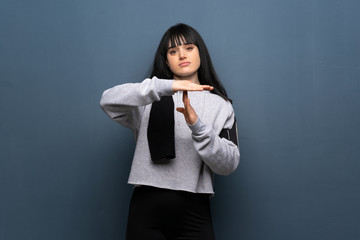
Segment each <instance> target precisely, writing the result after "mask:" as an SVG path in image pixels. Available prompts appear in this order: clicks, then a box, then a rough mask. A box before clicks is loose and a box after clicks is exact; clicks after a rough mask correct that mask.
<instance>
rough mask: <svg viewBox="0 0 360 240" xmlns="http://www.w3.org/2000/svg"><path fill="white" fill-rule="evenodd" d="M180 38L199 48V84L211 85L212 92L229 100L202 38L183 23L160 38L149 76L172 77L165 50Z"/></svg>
mask: <svg viewBox="0 0 360 240" xmlns="http://www.w3.org/2000/svg"><path fill="white" fill-rule="evenodd" d="M181 40H184V42H185V43H186V44H190V43H191V44H195V45H196V46H197V47H198V49H199V54H200V67H199V69H198V77H199V82H200V84H202V85H210V86H213V87H214V90H212V91H211V92H212V93H214V94H217V95H219V96H221V97H222V98H224V99H225V100H227V101H230V102H231V100H230V99H229V98H228V97H227V94H226V91H225V89H224V87H223V85H222V84H221V82H220V80H219V78H218V76H217V74H216V72H215V69H214V67H213V65H212V62H211V58H210V54H209V52H208V50H207V47H206V45H205V42H204V40H203V39H202V38H201V36H200V34H199V33H198V32H197V31H196V30H195V29H194V28H192V27H190V26H189V25H186V24H183V23H179V24H176V25H174V26H172V27H170V28H169V29H168V30H167V31H166V32H165V34H164V36H163V37H162V38H161V40H160V43H159V46H158V48H157V50H156V54H155V58H154V63H153V70H152V73H151V77H154V76H156V77H158V78H161V79H173V77H174V74H173V73H172V72H171V70H170V68H169V67H168V66H167V64H166V61H167V51H168V49H169V43H170V44H171V47H175V46H178V45H181Z"/></svg>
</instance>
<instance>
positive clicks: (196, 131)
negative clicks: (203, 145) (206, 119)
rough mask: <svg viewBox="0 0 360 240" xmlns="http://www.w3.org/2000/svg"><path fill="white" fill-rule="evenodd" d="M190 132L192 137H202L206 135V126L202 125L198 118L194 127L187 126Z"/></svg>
mask: <svg viewBox="0 0 360 240" xmlns="http://www.w3.org/2000/svg"><path fill="white" fill-rule="evenodd" d="M188 126H189V128H190V130H191V131H192V133H193V135H204V134H205V133H206V127H207V125H206V124H204V123H203V122H202V121H201V120H200V118H198V120H197V122H196V123H195V124H194V125H189V124H188Z"/></svg>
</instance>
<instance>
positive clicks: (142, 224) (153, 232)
mask: <svg viewBox="0 0 360 240" xmlns="http://www.w3.org/2000/svg"><path fill="white" fill-rule="evenodd" d="M126 239H127V240H170V239H173V240H175V239H176V240H180V239H183V240H185V239H186V240H190V239H194V240H195V239H196V240H214V239H215V235H214V229H213V225H212V221H211V214H210V201H209V195H207V194H196V193H189V192H184V191H174V190H168V189H160V188H155V187H147V186H141V187H136V188H135V189H134V192H133V196H132V198H131V202H130V209H129V217H128V225H127V233H126Z"/></svg>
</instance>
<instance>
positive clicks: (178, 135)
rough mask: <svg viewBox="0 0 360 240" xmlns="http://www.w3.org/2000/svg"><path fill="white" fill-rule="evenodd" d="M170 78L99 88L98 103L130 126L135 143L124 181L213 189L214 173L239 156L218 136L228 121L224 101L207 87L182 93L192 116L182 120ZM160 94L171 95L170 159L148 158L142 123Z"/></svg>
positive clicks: (230, 167)
mask: <svg viewBox="0 0 360 240" xmlns="http://www.w3.org/2000/svg"><path fill="white" fill-rule="evenodd" d="M172 83H173V80H164V79H158V78H156V77H153V78H151V79H150V78H147V79H145V80H144V81H142V82H141V83H126V84H122V85H117V86H115V87H113V88H110V89H107V90H105V91H104V93H103V95H102V97H101V100H100V106H101V107H102V109H103V110H104V111H105V113H106V114H107V115H108V116H109V117H110V118H111V119H113V120H114V121H116V122H118V123H119V124H121V125H122V126H125V127H127V128H130V129H131V130H132V131H133V133H134V135H135V140H136V148H135V153H134V157H133V161H132V166H131V170H130V176H129V180H128V183H129V184H133V185H147V186H153V187H158V188H165V189H172V190H182V191H188V192H193V193H208V194H214V189H213V181H214V178H213V177H214V173H215V174H220V175H229V174H230V173H231V172H233V171H234V170H235V169H236V168H237V166H238V164H239V159H240V152H239V148H238V147H237V146H236V145H235V144H234V143H233V142H232V141H230V140H228V139H226V138H221V137H219V134H220V132H221V131H222V130H223V129H230V128H232V126H233V125H234V121H235V116H234V111H233V108H232V105H231V103H230V102H228V101H226V100H224V99H223V98H222V97H220V96H218V95H216V94H213V93H210V92H209V91H199V92H188V97H189V99H190V104H191V106H192V107H193V108H194V110H195V112H196V113H197V115H198V121H197V122H196V123H195V124H194V125H191V126H190V125H188V124H187V123H186V121H185V118H184V116H183V114H182V113H179V112H177V111H176V110H175V109H176V107H183V106H184V105H183V102H182V92H176V93H173V92H172ZM162 96H172V97H173V100H174V105H175V109H174V114H175V116H174V119H175V126H174V131H175V154H176V157H175V158H174V159H170V160H169V161H167V162H166V163H155V162H153V161H152V160H151V156H150V150H149V145H148V139H147V127H148V121H149V114H150V110H151V104H152V103H153V102H154V101H159V100H160V98H161V97H162Z"/></svg>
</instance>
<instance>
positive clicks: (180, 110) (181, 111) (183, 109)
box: [176, 107, 185, 114]
mask: <svg viewBox="0 0 360 240" xmlns="http://www.w3.org/2000/svg"><path fill="white" fill-rule="evenodd" d="M176 111H178V112H180V113H183V114H185V108H182V107H178V108H176Z"/></svg>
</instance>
